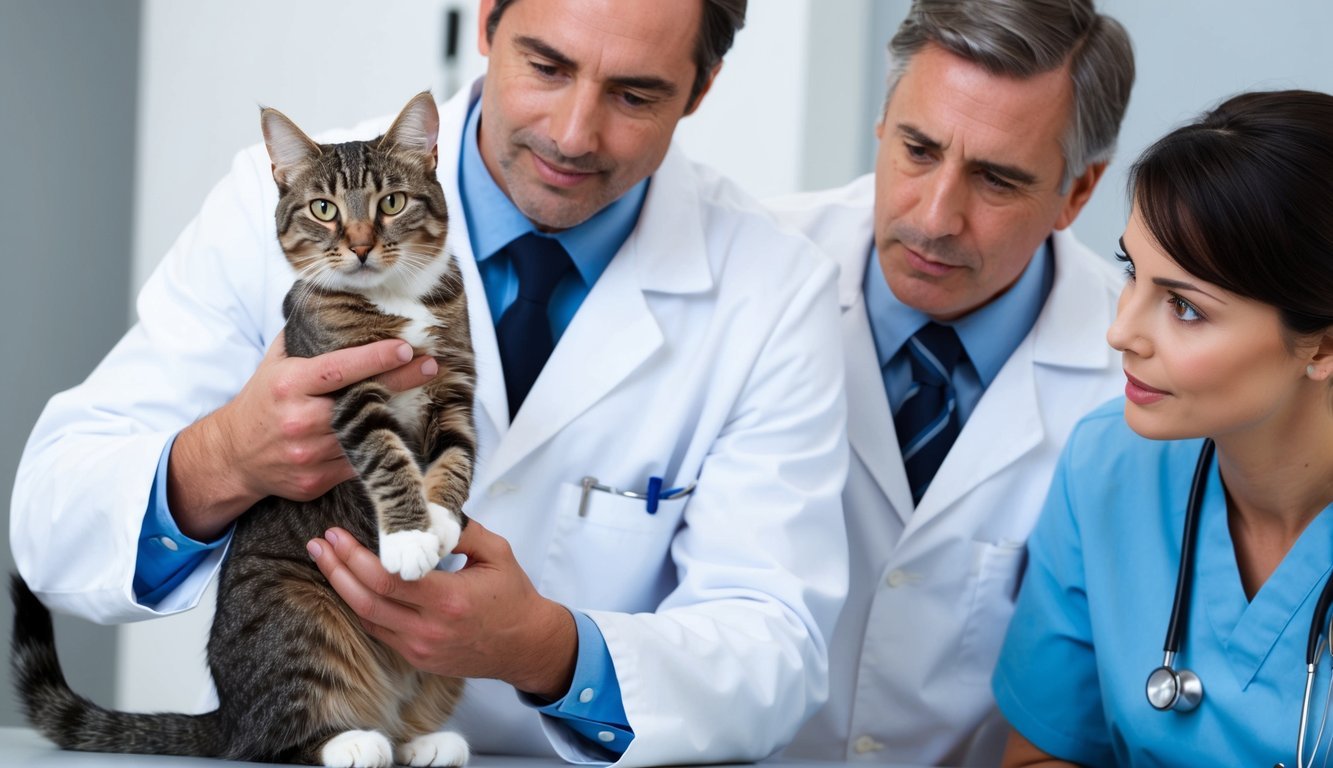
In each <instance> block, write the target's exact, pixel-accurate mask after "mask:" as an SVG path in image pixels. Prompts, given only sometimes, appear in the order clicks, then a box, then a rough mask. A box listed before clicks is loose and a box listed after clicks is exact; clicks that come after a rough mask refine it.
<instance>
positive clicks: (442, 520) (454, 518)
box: [426, 501, 463, 556]
mask: <svg viewBox="0 0 1333 768" xmlns="http://www.w3.org/2000/svg"><path fill="white" fill-rule="evenodd" d="M426 509H427V511H428V512H429V513H430V530H431V532H432V533H434V534H435V535H436V536H439V537H440V555H441V556H444V555H447V554H449V553H450V552H453V551H454V547H456V546H458V537H459V536H461V535H462V533H463V526H462V525H461V524H460V523H459V518H460V517H462V515H459V514H456V513H455V512H453V511H452V510H450V509H449V508H448V507H445V506H442V505H440V504H436V503H435V502H433V501H432V502H428V503H427V504H426Z"/></svg>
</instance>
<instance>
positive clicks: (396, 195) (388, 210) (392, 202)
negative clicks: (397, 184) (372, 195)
mask: <svg viewBox="0 0 1333 768" xmlns="http://www.w3.org/2000/svg"><path fill="white" fill-rule="evenodd" d="M406 205H407V195H405V194H403V193H402V192H390V193H389V194H387V195H385V196H384V197H381V198H380V211H381V212H382V213H384V215H386V216H392V215H394V214H395V213H398V212H399V211H401V210H403V208H404V206H406Z"/></svg>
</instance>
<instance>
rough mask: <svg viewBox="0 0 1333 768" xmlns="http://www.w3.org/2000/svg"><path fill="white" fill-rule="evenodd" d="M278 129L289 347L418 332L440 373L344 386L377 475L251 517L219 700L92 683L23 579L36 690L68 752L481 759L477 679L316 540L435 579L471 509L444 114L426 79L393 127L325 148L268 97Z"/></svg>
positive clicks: (29, 701)
mask: <svg viewBox="0 0 1333 768" xmlns="http://www.w3.org/2000/svg"><path fill="white" fill-rule="evenodd" d="M261 124H262V127H263V132H264V139H265V143H266V144H267V146H268V151H269V157H270V159H271V160H272V162H273V177H274V179H275V180H276V181H277V184H278V190H279V201H278V206H277V213H276V218H277V229H278V240H279V242H280V243H281V245H282V248H283V251H284V252H285V254H286V256H287V258H288V260H289V261H290V262H291V264H292V266H293V267H294V269H295V270H296V274H297V281H296V283H295V284H294V285H293V286H292V288H291V290H290V291H289V292H288V294H287V297H286V300H285V301H284V305H283V310H284V314H285V315H286V316H287V327H286V331H285V336H286V348H287V353H288V354H289V355H293V356H300V357H312V356H315V355H318V354H321V353H323V352H328V351H330V350H334V349H338V348H341V347H347V346H351V345H356V344H365V343H368V342H371V341H376V340H379V339H385V338H391V337H392V338H402V339H405V340H407V341H408V342H409V343H411V344H412V346H413V347H414V348H415V349H416V350H417V351H418V354H421V353H427V354H430V355H433V356H434V357H435V359H436V360H437V361H438V362H439V368H440V373H439V374H438V375H437V376H436V377H435V378H434V379H433V380H432V381H431V382H430V383H428V384H426V385H425V386H424V387H421V388H418V389H416V390H413V391H410V392H406V393H398V394H395V393H393V392H391V391H390V390H388V389H387V388H386V387H384V386H383V385H380V384H378V383H376V382H373V381H369V382H361V383H358V384H353V385H351V386H349V387H347V388H346V389H344V390H342V391H341V392H339V393H338V394H337V395H336V398H335V403H334V415H333V422H334V424H333V425H334V430H335V432H336V434H337V437H338V439H339V441H340V442H341V444H342V446H343V449H344V451H345V452H346V454H347V456H348V458H349V459H350V461H351V463H352V465H353V466H354V467H355V468H356V470H357V471H358V473H359V477H358V478H357V479H354V480H351V481H348V482H346V483H343V484H341V485H339V486H337V487H336V488H334V489H333V490H331V491H329V492H328V493H327V494H325V495H324V496H323V497H321V498H319V499H316V500H314V501H311V502H306V503H298V502H293V501H288V500H285V499H280V498H276V497H269V498H267V499H264V500H263V501H261V502H260V503H259V504H257V505H255V507H253V508H252V509H251V510H249V511H248V512H246V513H245V514H244V515H243V516H242V517H241V518H240V519H239V520H238V521H237V523H236V526H235V532H234V535H233V538H232V541H231V547H230V552H229V554H228V556H227V560H226V562H225V564H224V566H223V568H222V575H221V580H220V582H219V587H218V598H217V614H216V616H215V618H214V620H213V626H212V631H211V633H210V636H209V641H208V662H209V667H210V669H211V671H212V675H213V680H214V682H215V684H216V686H217V692H218V702H219V704H218V709H217V710H215V711H213V712H209V713H207V714H203V715H180V714H155V715H140V714H129V713H122V712H114V711H109V710H106V709H102V708H100V707H97V706H96V705H94V704H92V703H91V702H89V701H88V700H86V699H84V698H83V697H81V696H78V695H77V694H75V693H73V692H72V691H71V690H70V689H69V687H68V686H67V684H66V683H65V680H64V677H63V675H62V673H61V671H60V667H59V663H58V661H57V659H56V655H55V645H54V641H53V637H52V629H51V620H50V614H49V613H48V612H47V611H46V609H45V608H44V607H43V606H42V605H41V603H40V602H38V601H37V599H36V598H35V597H34V596H33V594H32V593H31V592H30V591H29V590H28V588H27V586H26V585H25V584H24V583H23V581H22V580H21V579H20V578H18V577H17V576H16V577H14V579H13V585H12V590H13V596H14V603H15V606H16V611H17V615H16V618H15V623H14V647H13V653H14V656H13V664H14V668H15V679H16V681H17V685H18V688H19V691H20V694H21V698H22V705H23V708H24V711H25V713H26V714H27V716H28V719H29V720H30V721H31V722H32V724H33V725H34V726H35V727H36V728H37V729H38V730H40V731H41V732H42V733H43V734H45V735H46V736H47V737H48V738H50V739H51V740H52V741H54V742H55V743H56V744H58V745H60V746H61V747H64V748H66V749H75V750H86V751H99V752H139V753H164V754H178V755H201V756H216V757H225V758H229V759H233V760H253V761H281V762H300V763H306V764H320V763H322V764H325V765H330V766H388V765H391V764H393V762H394V759H395V758H396V759H397V761H398V762H400V763H404V764H407V765H436V766H443V765H462V764H463V763H465V762H466V761H467V758H468V749H467V743H466V742H465V741H464V740H463V739H462V737H460V736H458V735H457V734H453V733H437V732H436V731H437V729H438V728H439V727H440V726H441V725H442V724H443V723H444V721H445V720H446V719H447V718H448V716H449V714H450V713H451V712H452V710H453V707H454V705H455V703H456V701H457V700H458V697H459V696H460V695H461V693H462V688H463V681H462V680H459V679H454V678H443V677H437V676H434V675H429V674H422V673H418V672H417V671H415V670H414V669H412V668H411V667H410V666H409V665H408V664H407V663H406V662H405V661H404V660H403V659H402V658H401V657H400V656H399V655H398V654H396V653H395V652H394V651H392V650H390V649H389V648H387V647H386V646H384V645H382V644H380V643H379V642H378V641H376V640H374V639H372V638H371V637H370V636H369V635H367V634H366V633H365V631H364V630H363V629H362V627H361V624H360V622H359V620H358V619H357V617H356V616H355V614H353V613H352V612H351V610H350V609H349V608H348V607H347V606H346V605H345V604H344V603H343V601H342V600H341V599H340V598H339V597H338V595H337V594H336V593H335V592H334V591H333V589H332V588H331V587H330V586H329V584H328V582H327V581H326V580H325V579H324V578H323V576H322V575H321V574H320V572H319V570H318V569H317V568H316V567H315V566H314V564H313V562H312V561H311V559H310V558H309V556H307V554H306V550H305V545H306V542H307V541H309V540H310V539H311V538H314V537H316V536H320V535H322V533H323V532H324V531H325V530H326V529H328V528H329V527H331V526H342V527H343V528H345V529H347V530H348V531H350V532H351V533H352V534H353V535H354V536H356V537H357V538H358V539H359V540H361V541H364V542H368V543H371V544H372V545H376V544H377V546H378V551H379V554H380V559H381V562H382V563H383V564H384V565H385V567H386V568H388V569H389V570H390V571H393V572H395V573H398V574H400V575H401V576H403V577H404V578H406V579H419V578H422V577H423V576H425V575H426V573H428V572H429V571H430V570H431V569H433V568H434V567H435V565H436V564H437V562H438V561H439V559H440V558H441V556H442V555H443V554H446V553H448V552H449V551H451V550H452V549H453V548H454V546H455V544H456V543H457V542H458V537H459V535H460V532H461V530H462V526H463V525H465V524H466V519H465V518H464V516H463V514H462V511H461V510H462V507H463V502H464V501H465V500H466V498H467V493H468V487H469V485H470V483H471V480H472V468H473V460H474V456H475V450H476V433H475V430H474V428H473V422H472V410H471V409H472V396H473V389H474V383H475V378H476V376H475V368H474V365H473V358H472V350H471V340H470V335H469V332H468V316H467V305H466V302H465V299H464V295H463V282H462V276H461V274H460V273H459V270H458V264H457V262H456V260H455V259H454V258H453V257H452V256H448V255H446V254H444V252H443V250H444V241H445V234H446V231H447V227H448V216H447V213H446V210H445V201H444V192H443V190H442V189H441V188H440V184H439V182H438V181H437V180H436V177H435V165H436V159H437V154H436V146H435V141H436V135H437V133H438V128H439V115H438V113H437V112H436V108H435V103H434V101H433V100H432V99H431V97H430V94H428V93H423V94H420V95H418V96H416V97H415V98H413V99H412V100H411V101H410V102H409V103H408V104H407V106H406V107H405V108H404V109H403V111H402V113H401V114H399V116H398V118H397V120H395V121H394V123H393V125H392V126H391V127H390V128H389V130H388V132H387V133H385V135H384V136H382V137H379V138H377V139H373V140H370V141H353V142H348V143H345V144H333V145H321V144H316V143H315V142H314V141H312V140H311V139H309V138H308V137H307V136H306V135H305V134H304V133H302V132H301V130H300V129H299V128H297V127H296V125H294V124H293V123H292V122H291V121H290V120H288V119H287V118H286V117H285V116H283V115H282V114H281V113H279V112H277V111H276V110H272V109H265V110H263V112H262V114H261Z"/></svg>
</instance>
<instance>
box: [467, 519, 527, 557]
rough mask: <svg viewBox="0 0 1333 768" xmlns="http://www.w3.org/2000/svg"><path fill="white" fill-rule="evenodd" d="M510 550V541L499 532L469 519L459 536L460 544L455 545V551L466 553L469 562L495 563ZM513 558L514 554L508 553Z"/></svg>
mask: <svg viewBox="0 0 1333 768" xmlns="http://www.w3.org/2000/svg"><path fill="white" fill-rule="evenodd" d="M509 551H510V550H509V542H508V541H506V540H505V539H504V537H503V536H500V535H499V534H497V533H493V532H491V531H489V530H487V529H486V527H485V526H483V525H482V524H481V523H479V522H477V521H476V520H472V519H469V520H468V521H467V527H465V528H464V529H463V533H462V535H460V536H459V537H458V546H456V547H454V552H455V553H456V554H460V555H466V556H467V560H468V563H469V564H470V563H493V562H496V561H498V560H502V559H505V557H506V553H508V552H509ZM508 557H509V559H512V557H513V555H512V554H510V555H508Z"/></svg>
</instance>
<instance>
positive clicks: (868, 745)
mask: <svg viewBox="0 0 1333 768" xmlns="http://www.w3.org/2000/svg"><path fill="white" fill-rule="evenodd" d="M852 749H854V750H856V754H858V755H864V754H866V753H867V752H878V751H880V750H881V749H884V745H883V744H880V743H879V742H878V741H875V740H874V739H872V738H870V737H869V736H861V737H858V738H857V740H856V741H855V742H853V743H852Z"/></svg>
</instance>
